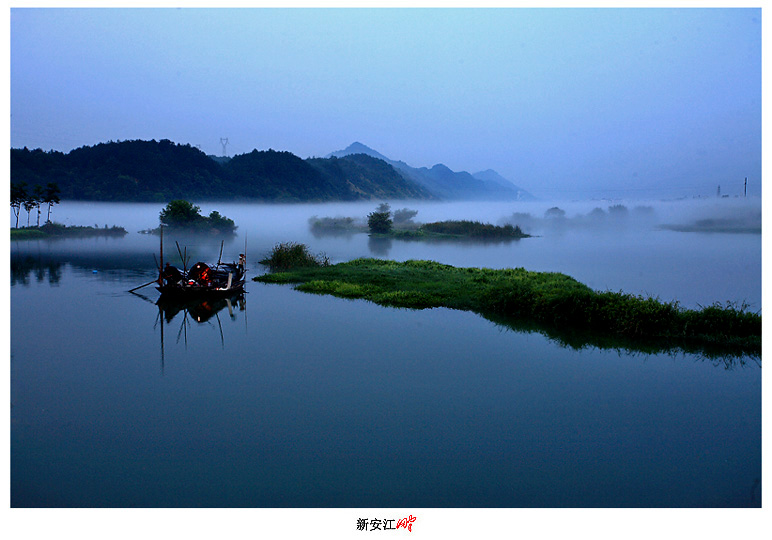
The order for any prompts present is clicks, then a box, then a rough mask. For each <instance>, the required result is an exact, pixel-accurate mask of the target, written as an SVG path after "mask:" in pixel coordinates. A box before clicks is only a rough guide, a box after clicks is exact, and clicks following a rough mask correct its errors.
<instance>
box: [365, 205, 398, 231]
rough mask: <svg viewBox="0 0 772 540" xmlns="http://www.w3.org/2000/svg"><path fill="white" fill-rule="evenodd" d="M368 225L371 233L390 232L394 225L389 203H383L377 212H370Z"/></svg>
mask: <svg viewBox="0 0 772 540" xmlns="http://www.w3.org/2000/svg"><path fill="white" fill-rule="evenodd" d="M367 225H368V226H369V227H370V232H371V233H381V234H384V233H388V232H389V231H390V230H391V225H392V221H391V207H390V206H389V203H381V204H380V205H379V206H378V208H377V209H376V210H375V212H371V213H370V214H368V216H367Z"/></svg>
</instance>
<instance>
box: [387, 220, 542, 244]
mask: <svg viewBox="0 0 772 540" xmlns="http://www.w3.org/2000/svg"><path fill="white" fill-rule="evenodd" d="M377 236H388V237H391V238H399V239H405V240H433V239H440V240H441V239H447V240H453V239H467V240H478V241H486V240H492V241H500V240H517V239H520V238H528V237H529V236H530V235H528V234H525V233H524V232H523V231H522V230H521V229H520V227H518V226H512V225H504V226H498V225H491V224H490V223H481V222H479V221H467V220H450V221H436V222H433V223H424V224H422V225H419V226H415V225H413V226H412V227H395V228H393V229H391V230H390V231H389V232H387V233H380V234H377Z"/></svg>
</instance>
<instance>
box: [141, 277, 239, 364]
mask: <svg viewBox="0 0 772 540" xmlns="http://www.w3.org/2000/svg"><path fill="white" fill-rule="evenodd" d="M131 294H133V295H134V296H137V297H139V298H141V299H143V300H145V301H146V302H148V303H151V304H154V305H155V306H157V308H158V315H157V316H156V320H155V324H154V326H153V330H155V329H157V328H159V326H160V331H161V374H162V375H163V373H164V367H165V363H166V333H167V330H166V326H168V325H169V324H171V323H172V322H173V321H174V319H175V318H178V316H181V318H180V319H178V320H179V321H180V323H179V328H178V329H177V336H176V343H179V342H180V341H183V343H184V344H185V348H186V349H187V346H188V329H189V328H192V327H193V326H194V324H195V325H196V326H198V325H205V324H207V325H211V324H213V321H212V319H213V318H214V320H216V321H217V328H218V329H219V332H220V343H221V344H222V347H223V348H225V335H224V334H223V330H222V321H221V319H220V312H222V311H224V310H226V309H227V312H228V317H229V318H230V319H231V320H233V321H235V320H236V319H237V313H239V312H241V313H242V314H243V315H244V324H246V311H247V302H246V296H245V293H243V292H242V293H238V294H235V295H233V296H230V297H220V298H199V299H197V300H186V301H185V300H175V299H169V298H167V297H164V296H162V297H161V298H159V299H158V300H157V301H155V302H154V301H153V300H151V299H150V298H148V297H147V296H145V295H143V294H140V293H137V292H132V293H131Z"/></svg>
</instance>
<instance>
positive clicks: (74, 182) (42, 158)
mask: <svg viewBox="0 0 772 540" xmlns="http://www.w3.org/2000/svg"><path fill="white" fill-rule="evenodd" d="M11 182H12V183H14V184H16V183H21V182H25V183H26V184H27V189H28V192H30V193H31V192H32V190H33V187H34V186H35V185H42V186H45V185H46V184H47V183H48V182H56V183H57V185H58V186H59V188H60V190H61V198H62V199H70V200H92V201H153V202H166V201H170V200H172V199H187V200H194V201H195V200H199V201H200V200H211V201H215V200H234V199H242V200H245V199H246V200H259V201H270V202H301V201H355V200H370V199H377V200H382V199H431V198H433V195H432V194H431V193H429V192H428V191H427V190H426V189H424V188H423V187H421V186H420V185H418V184H416V183H414V182H411V181H409V180H407V179H405V178H404V177H403V176H402V175H400V174H399V173H397V172H396V171H395V170H394V168H393V167H391V166H390V165H388V164H387V163H386V162H384V161H382V160H380V159H375V158H372V157H369V156H365V155H353V156H347V157H344V158H341V159H338V158H330V159H318V158H317V159H301V158H299V157H298V156H296V155H294V154H292V153H290V152H277V151H274V150H267V151H258V150H253V151H252V152H249V153H247V154H241V155H237V156H234V157H232V158H225V159H222V158H217V159H213V158H212V157H211V156H207V155H206V154H204V153H203V152H201V151H200V150H198V149H197V148H195V147H191V146H190V145H180V144H175V143H173V142H171V141H169V140H166V139H164V140H161V141H155V140H152V141H140V140H136V141H121V142H109V143H100V144H98V145H96V146H84V147H81V148H78V149H75V150H73V151H71V152H69V153H68V154H64V153H62V152H55V151H51V152H44V151H43V150H40V149H37V150H29V149H27V148H23V149H14V148H12V149H11Z"/></svg>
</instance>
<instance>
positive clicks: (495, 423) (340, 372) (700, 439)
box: [11, 199, 761, 508]
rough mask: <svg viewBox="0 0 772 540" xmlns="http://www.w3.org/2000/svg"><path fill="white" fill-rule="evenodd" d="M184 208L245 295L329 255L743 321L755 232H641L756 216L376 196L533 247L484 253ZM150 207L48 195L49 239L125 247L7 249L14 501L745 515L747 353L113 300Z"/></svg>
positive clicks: (135, 259) (756, 412) (400, 312)
mask: <svg viewBox="0 0 772 540" xmlns="http://www.w3.org/2000/svg"><path fill="white" fill-rule="evenodd" d="M200 205H201V208H202V210H203V213H205V214H206V213H208V212H210V211H211V210H215V209H216V210H218V211H219V212H220V213H221V214H223V215H225V216H227V217H229V218H232V219H234V221H235V222H236V223H237V225H238V226H239V228H238V230H237V235H236V237H235V238H233V239H229V240H228V241H226V242H225V243H224V245H223V246H222V247H223V260H234V259H236V258H238V254H239V253H241V252H244V251H245V250H246V253H247V259H248V261H247V266H248V269H249V272H250V274H251V275H252V276H254V275H256V274H259V273H262V272H265V271H266V269H265V268H264V267H262V265H260V264H259V263H258V260H259V259H260V258H261V257H263V256H265V255H267V253H268V252H269V251H270V249H271V248H272V247H273V246H274V245H275V244H276V243H278V242H286V241H294V242H301V243H305V244H307V245H308V246H309V247H310V249H311V250H312V251H314V252H324V253H325V254H326V255H327V256H328V257H330V259H331V260H332V262H340V261H344V260H350V259H353V258H356V257H379V258H389V259H396V260H407V259H431V260H436V261H439V262H443V263H448V264H452V265H456V266H476V267H489V268H505V267H524V268H526V269H527V270H534V271H557V272H563V273H566V274H568V275H570V276H572V277H574V278H576V279H578V280H579V281H581V282H583V283H586V284H587V285H589V286H590V287H592V288H594V289H597V290H612V291H620V290H621V291H624V292H628V293H633V294H640V295H645V296H655V297H658V298H660V299H661V300H664V301H678V302H679V303H680V304H681V305H683V306H685V307H689V308H692V307H699V306H706V305H710V304H713V303H716V302H720V303H722V304H723V303H726V302H730V303H733V304H735V305H745V306H747V309H750V310H752V311H761V235H760V234H758V233H753V232H751V233H748V232H747V231H746V232H734V233H730V232H684V228H683V227H670V228H665V227H663V225H673V224H675V225H684V224H686V225H688V224H693V223H697V222H699V223H701V224H703V225H704V224H705V223H708V224H710V223H719V224H721V223H725V221H722V220H726V219H734V220H735V221H733V222H732V223H735V224H736V223H737V221H738V220H740V219H742V220H749V221H750V222H754V223H755V220H756V217H757V216H758V219H759V223H760V206H761V205H760V202H759V201H758V200H744V199H726V200H722V199H710V200H707V199H703V200H696V201H694V200H686V201H667V202H659V201H658V202H631V201H621V202H620V201H615V202H607V201H590V202H566V203H545V202H533V203H506V204H505V203H416V202H412V201H411V202H399V201H393V202H391V207H392V210H396V209H399V208H403V207H407V208H410V209H415V210H417V211H418V214H417V215H416V217H415V219H416V220H417V221H422V222H429V221H437V220H441V219H475V220H481V221H486V222H491V223H504V222H506V221H511V222H513V223H515V222H517V221H519V222H520V224H522V225H523V228H524V229H525V230H526V232H530V233H531V234H533V235H534V236H533V237H531V238H525V239H522V240H519V241H513V242H504V243H486V244H481V243H468V242H432V243H424V242H415V241H412V242H410V241H401V240H375V239H373V238H370V237H369V236H368V235H367V234H363V233H350V234H338V235H328V234H321V233H319V232H316V233H315V232H314V231H312V230H311V228H310V227H309V218H311V217H312V216H318V217H336V216H352V217H357V218H360V219H363V218H364V217H365V216H366V215H367V213H368V212H370V211H372V210H374V208H375V206H376V204H374V203H345V204H344V203H340V204H303V205H258V204H235V203H228V204H217V203H200ZM554 207H558V208H560V210H561V211H562V212H563V213H562V214H561V213H560V212H558V211H555V210H553V211H550V209H551V208H554ZM612 207H616V211H614V210H612ZM621 207H623V208H621ZM161 208H162V205H160V204H108V203H99V204H89V203H76V202H67V201H65V202H64V203H62V204H61V205H57V206H55V207H54V209H53V215H52V217H53V219H54V220H55V221H57V222H61V223H65V224H68V225H97V226H99V227H102V226H105V225H107V226H112V225H119V226H123V227H125V228H126V229H127V230H128V231H129V234H128V235H126V236H125V237H123V238H91V239H69V240H58V241H54V240H50V241H47V240H36V241H24V242H21V241H20V242H11V266H12V273H11V505H12V506H14V507H41V506H42V507H267V508H277V507H293V508H309V507H310V508H314V507H338V508H341V507H345V508H348V507H355V508H397V507H399V508H446V507H470V508H487V507H498V508H522V507H548V508H552V507H759V506H760V505H761V485H760V482H761V366H760V360H758V359H753V358H747V359H742V358H741V359H733V360H731V361H723V360H720V359H719V360H716V359H707V358H702V357H700V356H696V355H690V354H683V353H673V354H663V355H646V354H642V353H636V352H629V351H617V350H601V349H594V348H587V349H582V350H575V349H571V348H566V347H563V346H561V345H560V344H558V343H555V342H553V341H551V340H549V339H548V338H546V337H545V336H542V335H540V334H538V333H520V332H515V331H512V330H509V329H506V328H503V327H500V326H497V325H496V324H494V323H492V322H490V321H487V320H485V319H483V318H481V317H479V316H477V315H475V314H473V313H467V312H459V311H453V310H447V309H431V310H418V311H417V310H406V309H393V308H384V307H380V306H377V305H374V304H371V303H368V302H365V301H351V300H343V299H338V298H333V297H326V296H317V295H309V294H304V293H301V292H298V291H295V290H293V289H292V287H290V286H278V285H263V284H259V283H255V282H251V281H250V282H249V283H248V284H247V294H246V295H245V297H244V298H243V299H239V300H238V301H233V302H230V303H224V302H223V303H221V304H219V305H211V306H205V308H201V307H200V306H198V307H191V308H190V309H188V310H184V309H183V310H180V311H178V312H174V311H160V310H159V308H158V306H156V305H155V301H156V300H157V296H158V295H157V292H156V291H154V290H153V287H145V288H143V289H140V290H139V291H137V292H138V293H140V295H137V294H131V293H129V292H128V290H129V289H131V288H133V287H136V286H138V285H141V284H143V283H146V282H148V281H150V280H152V279H153V278H154V277H155V275H157V274H156V273H157V270H156V269H155V268H156V267H155V261H154V255H155V256H156V257H157V256H158V251H159V239H158V237H157V236H153V235H148V234H140V233H139V232H138V231H140V230H144V229H148V228H151V227H155V226H157V221H158V213H159V211H160V209H161ZM595 208H600V209H601V210H602V212H597V211H596V212H595V214H592V211H593V210H594V209H595ZM514 214H518V216H516V217H513V215H514ZM735 218H737V219H735ZM513 220H514V221H513ZM708 220H712V221H708ZM754 226H755V225H754ZM175 241H177V242H179V244H180V248H181V249H183V250H185V252H186V253H187V254H188V255H189V256H190V257H191V259H192V260H193V262H195V260H204V261H216V260H217V258H218V256H219V250H220V248H221V243H220V239H219V238H203V239H202V238H175V237H172V236H167V237H166V238H165V253H164V259H165V260H166V261H171V262H172V263H176V262H179V256H178V255H177V248H176V245H175V243H174V242H175Z"/></svg>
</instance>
